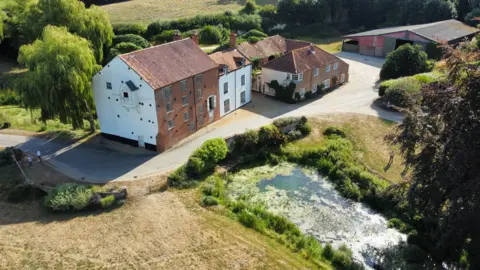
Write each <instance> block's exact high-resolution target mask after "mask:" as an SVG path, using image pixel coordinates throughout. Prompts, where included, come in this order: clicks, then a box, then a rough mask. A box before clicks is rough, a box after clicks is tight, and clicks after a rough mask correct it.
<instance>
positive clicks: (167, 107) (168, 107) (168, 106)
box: [166, 102, 172, 112]
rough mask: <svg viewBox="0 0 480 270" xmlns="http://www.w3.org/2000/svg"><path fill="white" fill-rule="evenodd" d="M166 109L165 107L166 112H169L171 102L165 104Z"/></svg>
mask: <svg viewBox="0 0 480 270" xmlns="http://www.w3.org/2000/svg"><path fill="white" fill-rule="evenodd" d="M166 109H167V112H171V111H172V103H170V102H169V103H167V105H166Z"/></svg>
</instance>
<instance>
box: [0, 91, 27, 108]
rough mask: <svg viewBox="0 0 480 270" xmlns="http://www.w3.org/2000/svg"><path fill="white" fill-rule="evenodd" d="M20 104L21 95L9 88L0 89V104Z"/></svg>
mask: <svg viewBox="0 0 480 270" xmlns="http://www.w3.org/2000/svg"><path fill="white" fill-rule="evenodd" d="M20 104H22V97H21V96H20V95H18V94H17V93H16V92H15V91H13V90H10V89H5V90H0V106H4V105H20Z"/></svg>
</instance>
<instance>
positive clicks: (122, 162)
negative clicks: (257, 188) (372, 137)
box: [0, 52, 401, 183]
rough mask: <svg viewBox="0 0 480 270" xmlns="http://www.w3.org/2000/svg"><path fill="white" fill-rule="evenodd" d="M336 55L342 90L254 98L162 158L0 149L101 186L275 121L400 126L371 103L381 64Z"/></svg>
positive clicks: (4, 141) (32, 142)
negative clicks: (345, 119)
mask: <svg viewBox="0 0 480 270" xmlns="http://www.w3.org/2000/svg"><path fill="white" fill-rule="evenodd" d="M337 56H339V57H341V58H342V59H343V60H345V61H346V62H347V63H348V64H349V65H350V79H349V83H347V84H346V85H344V86H342V87H340V88H338V89H336V90H335V91H333V92H331V93H329V94H327V95H325V96H324V97H322V98H319V99H316V100H313V101H305V102H301V103H299V104H285V103H282V102H279V101H276V100H273V99H271V98H268V97H265V96H263V95H261V94H258V93H254V95H253V97H252V102H251V103H250V104H248V105H246V106H244V107H243V108H242V109H240V110H237V111H235V112H234V113H231V114H230V115H228V116H226V117H224V118H223V119H222V120H220V121H218V122H216V123H214V124H212V125H210V126H208V127H207V128H204V129H203V130H201V131H199V132H197V133H196V134H194V135H192V136H191V137H189V138H187V139H186V140H185V141H184V142H183V143H181V145H179V146H178V147H176V148H174V149H170V150H169V151H166V152H164V153H162V154H157V155H155V154H152V155H128V154H123V153H118V152H115V151H108V150H96V149H92V148H91V147H88V146H85V145H78V146H75V147H71V146H67V145H61V144H58V143H54V142H45V141H42V140H40V139H36V138H26V137H22V136H13V135H4V134H0V145H3V146H13V145H17V144H19V143H20V148H22V149H24V150H27V151H31V152H36V150H37V149H40V150H41V151H42V153H44V155H46V156H45V158H47V159H48V160H49V162H50V163H51V164H52V165H54V166H55V167H57V169H58V170H60V171H61V172H63V173H65V174H67V175H69V176H71V177H74V178H76V179H85V180H88V181H91V182H97V183H106V182H109V181H112V180H128V179H134V178H140V177H143V176H147V175H151V174H154V173H159V172H164V171H167V170H171V169H174V168H175V167H177V166H179V165H180V164H182V163H184V162H185V161H186V160H187V158H188V156H189V155H190V153H191V152H192V151H193V150H195V149H196V148H197V147H199V146H200V145H201V144H202V143H203V142H204V141H206V140H208V139H211V138H216V137H228V136H231V135H234V134H238V133H242V132H244V131H245V130H246V129H252V128H258V127H260V126H262V125H265V124H268V123H270V122H272V121H273V120H274V119H275V118H278V117H286V116H301V115H307V116H312V115H318V114H323V113H332V112H350V113H352V112H353V113H361V114H367V115H373V116H377V117H381V118H384V119H387V120H392V121H401V115H400V114H398V113H395V112H390V111H385V110H383V109H382V108H379V107H377V106H376V105H375V104H374V101H375V100H376V99H377V97H378V93H377V91H376V89H375V84H376V82H377V80H378V74H379V72H380V67H381V66H382V64H383V61H384V60H383V59H380V58H374V57H368V56H362V55H358V54H353V53H346V52H341V53H338V54H337Z"/></svg>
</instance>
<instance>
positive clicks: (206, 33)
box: [199, 25, 222, 44]
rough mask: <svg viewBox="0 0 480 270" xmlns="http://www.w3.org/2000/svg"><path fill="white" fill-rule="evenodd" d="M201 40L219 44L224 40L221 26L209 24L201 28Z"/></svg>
mask: <svg viewBox="0 0 480 270" xmlns="http://www.w3.org/2000/svg"><path fill="white" fill-rule="evenodd" d="M199 36H200V37H199V41H200V43H202V44H219V43H221V41H222V32H221V31H220V28H218V27H216V26H212V25H207V26H205V27H203V28H202V30H200V35H199Z"/></svg>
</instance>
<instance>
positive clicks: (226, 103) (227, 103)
mask: <svg viewBox="0 0 480 270" xmlns="http://www.w3.org/2000/svg"><path fill="white" fill-rule="evenodd" d="M223 111H224V112H225V113H227V112H229V111H230V99H227V100H225V101H224V102H223Z"/></svg>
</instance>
